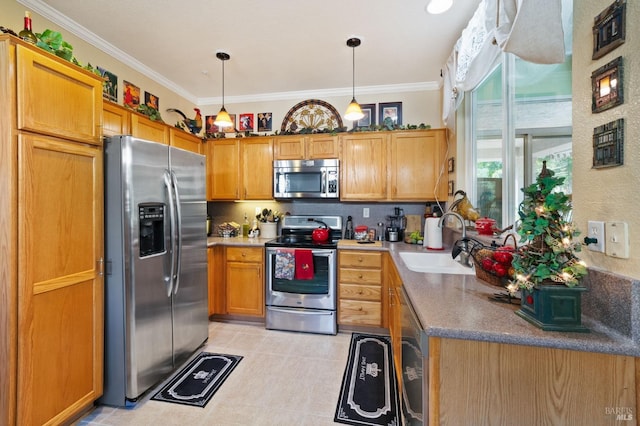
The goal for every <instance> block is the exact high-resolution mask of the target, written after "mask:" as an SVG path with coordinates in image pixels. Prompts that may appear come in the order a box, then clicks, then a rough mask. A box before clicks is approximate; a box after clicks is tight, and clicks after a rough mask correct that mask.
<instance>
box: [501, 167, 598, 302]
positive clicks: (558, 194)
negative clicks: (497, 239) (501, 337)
mask: <svg viewBox="0 0 640 426" xmlns="http://www.w3.org/2000/svg"><path fill="white" fill-rule="evenodd" d="M563 182H564V178H563V177H556V176H555V173H554V172H553V171H552V170H548V169H547V164H546V161H544V162H543V163H542V171H541V172H540V175H539V176H538V177H537V178H536V182H535V183H533V184H531V185H529V186H528V187H526V188H523V189H522V191H523V192H524V200H523V201H522V203H521V204H520V208H519V211H518V215H519V218H520V224H519V226H518V228H517V232H518V235H519V236H520V242H521V243H523V245H522V246H521V247H520V248H518V250H517V251H516V253H515V255H514V256H513V262H512V266H513V268H514V271H515V278H514V280H512V282H511V283H510V284H509V286H508V289H509V290H510V291H511V292H512V293H513V292H515V291H516V290H518V289H519V288H524V289H528V290H532V289H533V288H534V287H536V286H539V285H542V284H553V283H556V284H561V285H562V284H563V285H566V286H567V287H574V286H577V285H579V284H580V280H581V279H582V278H583V277H584V276H585V275H586V274H587V267H586V265H585V264H584V262H582V261H581V260H580V259H578V257H577V256H576V254H575V253H576V252H579V251H580V249H581V243H580V242H576V241H574V237H577V236H578V235H580V231H579V230H578V229H576V227H575V226H574V225H573V223H572V222H571V221H570V220H569V219H568V218H569V217H570V213H571V208H572V207H571V200H570V198H569V196H568V195H566V194H565V193H564V192H562V191H558V187H559V186H560V185H562V184H563Z"/></svg>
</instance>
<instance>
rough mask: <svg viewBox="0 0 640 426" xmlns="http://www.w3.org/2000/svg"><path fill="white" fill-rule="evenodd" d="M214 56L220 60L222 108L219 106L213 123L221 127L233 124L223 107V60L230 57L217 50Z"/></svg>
mask: <svg viewBox="0 0 640 426" xmlns="http://www.w3.org/2000/svg"><path fill="white" fill-rule="evenodd" d="M216 58H218V59H220V60H221V61H222V108H220V112H219V113H218V115H216V119H215V121H214V122H213V124H215V125H216V126H218V127H220V128H221V129H223V128H225V127H231V126H233V121H231V117H230V116H229V113H228V112H227V110H226V109H224V61H228V60H229V59H231V56H229V54H228V53H225V52H218V53H216Z"/></svg>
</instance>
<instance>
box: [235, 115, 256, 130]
mask: <svg viewBox="0 0 640 426" xmlns="http://www.w3.org/2000/svg"><path fill="white" fill-rule="evenodd" d="M238 130H240V131H241V132H253V114H240V120H239V121H238Z"/></svg>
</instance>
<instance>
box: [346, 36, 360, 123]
mask: <svg viewBox="0 0 640 426" xmlns="http://www.w3.org/2000/svg"><path fill="white" fill-rule="evenodd" d="M347 46H349V47H350V48H351V49H353V56H352V58H353V67H352V81H353V85H352V87H353V98H352V99H351V103H350V104H349V106H348V107H347V112H346V113H345V114H344V118H346V119H347V120H351V121H357V120H360V119H361V118H362V117H364V113H363V112H362V108H360V104H359V103H358V102H356V47H358V46H360V39H359V38H355V37H354V38H350V39H349V40H347Z"/></svg>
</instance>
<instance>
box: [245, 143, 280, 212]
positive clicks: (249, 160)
mask: <svg viewBox="0 0 640 426" xmlns="http://www.w3.org/2000/svg"><path fill="white" fill-rule="evenodd" d="M240 146H241V150H240V152H241V154H242V161H241V167H242V190H243V193H242V194H241V198H242V199H243V200H270V199H272V198H273V138H270V137H259V138H249V139H242V140H241V142H240Z"/></svg>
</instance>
